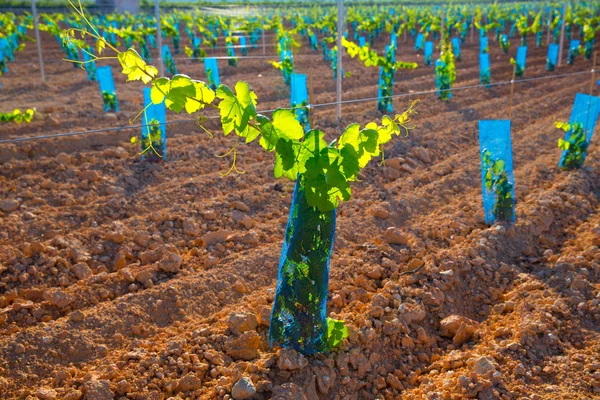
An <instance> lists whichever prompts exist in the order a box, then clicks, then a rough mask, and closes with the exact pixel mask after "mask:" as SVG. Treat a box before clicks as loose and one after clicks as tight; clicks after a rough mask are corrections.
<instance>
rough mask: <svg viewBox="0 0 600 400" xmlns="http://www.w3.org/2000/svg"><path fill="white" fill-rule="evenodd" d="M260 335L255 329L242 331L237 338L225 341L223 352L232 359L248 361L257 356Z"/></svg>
mask: <svg viewBox="0 0 600 400" xmlns="http://www.w3.org/2000/svg"><path fill="white" fill-rule="evenodd" d="M259 346H260V335H259V334H258V333H257V332H256V331H248V332H244V333H243V334H242V335H241V336H240V337H238V338H230V339H229V340H228V341H227V342H225V346H224V348H225V352H226V353H227V354H228V355H229V356H230V357H231V358H233V359H234V360H244V361H250V360H254V359H255V358H256V357H258V347H259Z"/></svg>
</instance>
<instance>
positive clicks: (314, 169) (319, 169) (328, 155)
mask: <svg viewBox="0 0 600 400" xmlns="http://www.w3.org/2000/svg"><path fill="white" fill-rule="evenodd" d="M340 162H341V157H340V155H339V151H338V149H334V148H331V147H326V148H324V149H321V151H320V152H319V154H316V155H314V156H312V157H310V158H308V159H307V160H306V162H305V167H306V172H305V173H304V174H303V175H302V176H303V179H304V188H305V190H306V201H307V203H308V205H310V206H312V207H316V208H318V209H319V211H321V212H326V211H332V210H334V209H335V208H337V206H338V205H339V203H340V200H343V201H346V200H349V199H350V196H351V194H352V191H351V189H350V184H349V182H348V181H347V180H346V177H345V176H344V174H343V173H342V170H341V165H340Z"/></svg>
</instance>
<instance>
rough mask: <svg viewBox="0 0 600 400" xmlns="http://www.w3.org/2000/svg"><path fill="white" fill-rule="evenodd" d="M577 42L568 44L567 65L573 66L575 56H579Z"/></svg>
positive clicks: (573, 41)
mask: <svg viewBox="0 0 600 400" xmlns="http://www.w3.org/2000/svg"><path fill="white" fill-rule="evenodd" d="M580 43H581V42H580V41H579V40H571V43H570V44H569V53H568V54H567V64H573V63H574V62H575V58H576V57H577V54H579V44H580Z"/></svg>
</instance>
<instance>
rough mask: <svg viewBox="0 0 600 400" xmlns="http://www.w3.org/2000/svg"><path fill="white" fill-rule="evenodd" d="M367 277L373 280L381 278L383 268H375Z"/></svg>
mask: <svg viewBox="0 0 600 400" xmlns="http://www.w3.org/2000/svg"><path fill="white" fill-rule="evenodd" d="M367 276H368V277H369V278H371V279H379V278H381V267H380V266H378V265H377V266H375V267H374V268H373V269H371V270H370V271H369V272H367Z"/></svg>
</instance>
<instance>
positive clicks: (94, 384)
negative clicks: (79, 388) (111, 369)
mask: <svg viewBox="0 0 600 400" xmlns="http://www.w3.org/2000/svg"><path fill="white" fill-rule="evenodd" d="M84 387H85V396H86V399H87V400H113V399H114V398H115V394H114V393H113V392H112V391H111V390H110V383H109V382H108V381H107V380H98V381H89V382H86V383H85V385H84Z"/></svg>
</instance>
